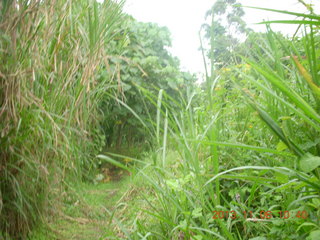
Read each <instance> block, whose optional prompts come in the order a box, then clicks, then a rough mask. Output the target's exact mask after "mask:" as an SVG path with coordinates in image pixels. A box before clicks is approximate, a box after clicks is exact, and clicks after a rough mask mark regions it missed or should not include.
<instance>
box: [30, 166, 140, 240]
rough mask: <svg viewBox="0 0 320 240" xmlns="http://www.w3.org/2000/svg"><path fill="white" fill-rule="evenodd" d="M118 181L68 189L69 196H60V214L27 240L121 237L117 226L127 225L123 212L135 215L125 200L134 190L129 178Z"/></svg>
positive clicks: (122, 177)
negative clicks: (122, 223)
mask: <svg viewBox="0 0 320 240" xmlns="http://www.w3.org/2000/svg"><path fill="white" fill-rule="evenodd" d="M118 173H119V171H118ZM118 177H119V178H117V179H111V181H109V182H99V183H97V184H93V183H88V182H83V183H76V184H74V185H73V186H70V189H71V190H70V191H69V195H68V196H63V197H64V199H65V201H64V202H63V206H62V208H61V209H62V210H61V211H58V212H56V213H55V214H54V215H55V217H52V218H51V219H50V220H48V222H47V226H46V227H43V226H41V227H39V230H38V231H35V232H34V233H33V236H31V238H30V239H35V240H41V239H79V240H81V239H118V238H119V237H123V236H121V234H119V232H120V229H119V226H117V227H116V225H118V223H119V222H128V221H130V219H129V218H128V217H127V214H126V215H123V212H124V211H126V212H131V211H134V209H133V208H134V206H133V205H130V204H128V200H129V201H130V198H131V196H133V195H134V188H132V184H130V182H132V177H131V176H128V175H127V174H123V175H122V176H118ZM106 179H107V178H106ZM66 194H67V193H66ZM124 202H126V204H125V203H124ZM57 209H58V208H57ZM59 209H60V208H59ZM118 221H119V222H118ZM48 237H50V238H48Z"/></svg>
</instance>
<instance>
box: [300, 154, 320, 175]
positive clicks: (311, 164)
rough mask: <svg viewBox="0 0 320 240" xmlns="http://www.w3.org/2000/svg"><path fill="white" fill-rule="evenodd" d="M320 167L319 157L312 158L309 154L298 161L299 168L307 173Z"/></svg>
mask: <svg viewBox="0 0 320 240" xmlns="http://www.w3.org/2000/svg"><path fill="white" fill-rule="evenodd" d="M319 166H320V157H318V156H313V155H312V154H310V153H307V154H305V155H304V156H303V157H302V158H301V160H300V168H301V170H302V171H304V172H306V173H308V172H311V171H313V170H314V169H316V168H317V167H319Z"/></svg>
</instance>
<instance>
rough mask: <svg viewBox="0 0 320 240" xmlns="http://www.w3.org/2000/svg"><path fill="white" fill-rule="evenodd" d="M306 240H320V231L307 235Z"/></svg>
mask: <svg viewBox="0 0 320 240" xmlns="http://www.w3.org/2000/svg"><path fill="white" fill-rule="evenodd" d="M307 239H308V240H318V239H320V230H316V231H313V232H311V233H310V234H309V236H308V238H307Z"/></svg>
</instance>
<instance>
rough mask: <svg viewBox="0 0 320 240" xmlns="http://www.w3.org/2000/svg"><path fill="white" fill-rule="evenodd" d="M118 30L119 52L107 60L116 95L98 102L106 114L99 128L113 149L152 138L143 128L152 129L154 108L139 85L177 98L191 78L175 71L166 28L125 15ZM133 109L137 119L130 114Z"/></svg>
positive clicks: (175, 63) (153, 91)
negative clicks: (120, 37)
mask: <svg viewBox="0 0 320 240" xmlns="http://www.w3.org/2000/svg"><path fill="white" fill-rule="evenodd" d="M121 32H126V33H127V39H126V43H125V45H124V46H123V53H122V55H121V57H115V58H110V61H109V64H110V68H113V69H115V70H116V71H118V91H117V93H116V94H117V98H111V99H110V98H109V97H106V98H105V99H104V101H103V103H102V110H103V111H104V112H105V113H106V114H105V119H104V121H103V122H102V127H103V128H104V132H105V134H106V135H107V138H108V142H107V143H108V145H109V146H110V147H113V146H115V147H117V148H120V147H121V145H129V146H133V144H134V143H135V144H139V143H140V144H143V143H144V141H146V140H148V141H149V142H150V137H152V136H151V134H150V132H148V131H147V130H146V128H147V129H150V130H152V131H153V128H154V126H153V123H152V122H150V120H151V119H152V117H153V116H154V115H155V114H156V110H155V109H154V107H153V105H152V103H150V102H149V100H148V99H147V98H146V97H145V96H144V95H143V93H142V92H141V87H143V88H144V89H146V90H148V91H150V92H152V93H153V94H155V93H156V92H157V91H158V89H164V90H166V92H167V94H168V95H170V96H171V97H173V98H175V99H176V100H178V96H179V94H180V92H181V91H183V88H185V85H186V84H188V83H192V82H193V81H194V77H193V76H192V75H191V74H188V73H183V72H181V71H180V70H179V61H178V59H177V58H175V57H173V56H171V54H170V53H169V52H168V50H167V48H168V47H170V46H171V39H170V33H169V31H168V29H167V28H165V27H159V26H158V25H156V24H153V23H141V22H137V21H136V20H134V19H132V18H131V17H127V21H126V24H125V25H124V26H122V27H121ZM115 42H116V41H114V42H113V43H112V44H115ZM114 50H117V49H116V48H115V49H114ZM105 71H108V69H105ZM133 112H134V113H135V115H136V116H139V119H137V118H136V117H135V116H133V114H132V113H133ZM141 122H143V124H142V123H141ZM146 133H147V134H146Z"/></svg>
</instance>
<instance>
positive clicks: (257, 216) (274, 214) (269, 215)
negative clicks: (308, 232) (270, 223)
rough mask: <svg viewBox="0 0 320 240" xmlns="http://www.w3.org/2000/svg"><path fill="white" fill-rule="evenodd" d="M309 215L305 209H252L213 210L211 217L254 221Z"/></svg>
mask: <svg viewBox="0 0 320 240" xmlns="http://www.w3.org/2000/svg"><path fill="white" fill-rule="evenodd" d="M308 216H309V214H308V212H307V211H297V212H293V211H265V210H261V211H258V212H253V211H242V212H239V211H234V210H231V211H213V216H212V218H213V219H229V218H230V219H233V220H234V219H241V218H242V219H247V220H249V219H251V220H252V221H253V220H256V221H261V220H265V219H267V220H268V219H290V218H300V219H307V218H308Z"/></svg>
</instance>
